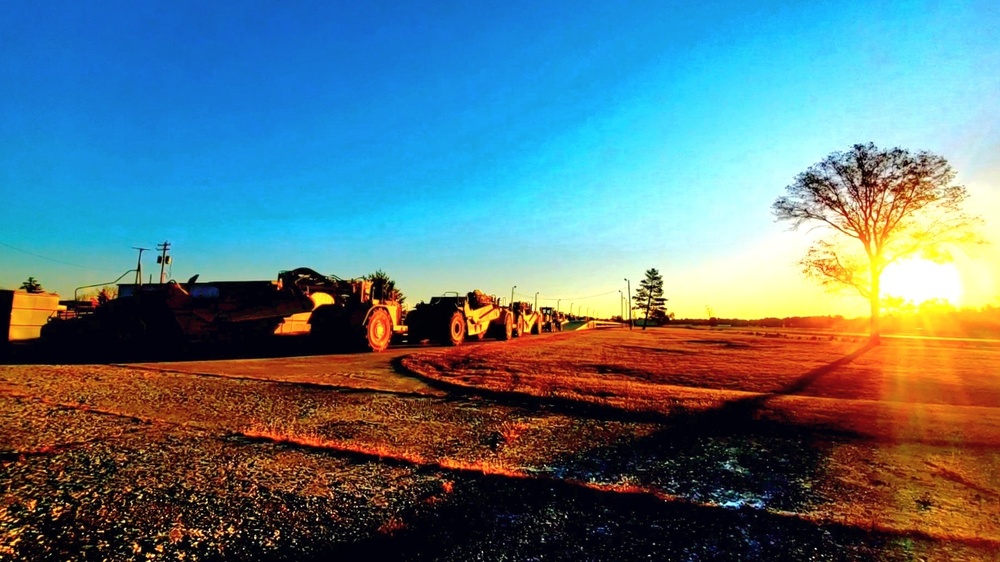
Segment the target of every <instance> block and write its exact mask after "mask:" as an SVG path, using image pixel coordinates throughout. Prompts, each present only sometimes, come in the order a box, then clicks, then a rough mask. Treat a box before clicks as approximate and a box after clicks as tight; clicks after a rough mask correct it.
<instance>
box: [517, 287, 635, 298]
mask: <svg viewBox="0 0 1000 562" xmlns="http://www.w3.org/2000/svg"><path fill="white" fill-rule="evenodd" d="M617 292H618V289H615V290H614V291H608V292H606V293H601V294H598V295H588V296H585V297H543V296H542V295H538V300H540V301H542V300H545V301H558V300H563V301H579V300H586V299H596V298H597V297H604V296H607V295H613V294H615V293H617ZM516 294H517V295H518V296H521V297H528V298H535V296H534V295H523V294H521V293H516Z"/></svg>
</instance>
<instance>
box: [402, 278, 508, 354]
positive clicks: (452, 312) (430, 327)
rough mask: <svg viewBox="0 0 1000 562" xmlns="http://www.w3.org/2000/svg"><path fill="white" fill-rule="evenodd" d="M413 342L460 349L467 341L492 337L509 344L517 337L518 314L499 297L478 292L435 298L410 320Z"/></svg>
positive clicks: (419, 307)
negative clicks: (468, 339)
mask: <svg viewBox="0 0 1000 562" xmlns="http://www.w3.org/2000/svg"><path fill="white" fill-rule="evenodd" d="M406 322H407V326H408V329H409V339H410V341H422V340H426V339H429V340H432V341H439V342H443V343H447V344H450V345H459V344H461V343H462V342H463V341H465V339H466V338H475V339H483V338H485V337H486V335H487V333H492V335H493V336H494V337H496V338H497V339H499V340H509V339H510V338H511V337H513V333H514V314H513V312H511V310H510V309H509V308H508V307H506V306H503V305H502V304H501V302H500V300H499V299H497V297H496V296H495V295H487V294H485V293H483V292H481V291H479V290H478V289H477V290H475V291H473V292H471V293H468V294H466V295H460V294H458V293H457V292H449V293H445V294H444V295H442V296H437V297H431V300H430V302H427V303H423V302H421V303H420V304H418V305H417V306H416V308H414V309H413V310H412V311H410V313H409V314H407V316H406Z"/></svg>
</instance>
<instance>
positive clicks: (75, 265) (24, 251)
mask: <svg viewBox="0 0 1000 562" xmlns="http://www.w3.org/2000/svg"><path fill="white" fill-rule="evenodd" d="M0 246H3V247H5V248H10V249H11V250H15V251H18V252H21V253H22V254H27V255H29V256H34V257H36V258H40V259H43V260H48V261H51V262H55V263H61V264H63V265H69V266H72V267H79V268H80V269H90V270H93V271H103V270H102V269H98V268H96V267H90V266H87V265H80V264H78V263H70V262H68V261H63V260H59V259H56V258H50V257H48V256H43V255H41V254H36V253H34V252H29V251H28V250H22V249H21V248H18V247H16V246H11V245H10V244H7V243H4V242H0Z"/></svg>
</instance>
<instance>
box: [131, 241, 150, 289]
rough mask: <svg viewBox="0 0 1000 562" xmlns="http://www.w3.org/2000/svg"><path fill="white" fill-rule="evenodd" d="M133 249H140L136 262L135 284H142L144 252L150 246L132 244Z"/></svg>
mask: <svg viewBox="0 0 1000 562" xmlns="http://www.w3.org/2000/svg"><path fill="white" fill-rule="evenodd" d="M132 249H133V250H139V259H138V260H136V264H135V284H136V285H142V253H143V252H145V251H146V250H148V249H149V248H140V247H138V246H132Z"/></svg>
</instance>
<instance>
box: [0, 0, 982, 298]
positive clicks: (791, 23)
mask: <svg viewBox="0 0 1000 562" xmlns="http://www.w3.org/2000/svg"><path fill="white" fill-rule="evenodd" d="M998 37H1000V3H997V2H995V1H984V2H872V3H864V2H842V1H840V2H822V1H821V2H794V3H790V2H746V1H740V2H704V3H694V2H669V1H663V0H655V1H650V2H606V1H594V2H590V1H587V0H574V1H572V2H538V1H531V2H516V1H504V2H417V3H411V2H405V1H399V0H396V1H393V2H379V1H375V0H366V1H363V2H352V1H338V2H327V1H321V2H301V1H290V2H250V1H243V2H209V3H206V2H186V1H175V0H171V1H169V2H168V1H155V0H151V1H148V2H124V1H123V2H112V1H109V2H100V1H95V2H75V1H46V2H17V1H13V0H0V59H2V61H3V64H0V195H2V196H3V200H4V201H5V202H6V204H4V205H0V288H8V289H13V288H16V287H18V286H19V285H20V283H21V282H22V281H24V280H25V279H26V278H27V277H28V276H33V277H35V278H36V279H38V280H39V281H40V282H41V283H42V285H43V286H44V287H45V288H46V289H49V290H55V291H58V292H59V293H60V294H61V295H65V296H67V297H69V296H71V295H72V294H73V292H74V289H75V288H76V287H80V286H83V285H91V284H101V283H108V282H111V281H113V280H114V279H116V278H117V277H119V276H120V275H122V274H123V273H125V272H126V271H127V270H129V269H132V268H134V267H135V265H136V261H137V254H138V252H137V250H135V249H133V248H134V247H145V248H150V249H154V248H155V247H156V245H157V244H160V243H162V242H164V241H169V243H170V245H171V251H170V254H171V256H172V260H173V263H172V265H171V266H170V268H169V269H168V275H169V277H171V278H176V279H178V280H186V279H187V278H189V277H190V276H192V275H194V274H199V275H200V279H201V280H206V281H209V280H241V279H247V280H249V279H275V278H276V276H277V273H278V271H280V270H286V269H294V268H296V267H303V266H304V267H310V268H312V269H315V270H317V271H319V272H321V273H325V274H334V275H337V276H340V277H343V278H349V277H357V276H361V275H364V274H368V273H371V272H373V271H375V270H376V269H381V270H384V271H385V272H387V273H389V275H390V276H391V277H393V278H394V279H395V280H396V282H397V286H398V287H399V288H400V289H401V290H402V291H403V292H404V293H405V294H406V296H407V302H408V303H409V304H411V305H412V304H415V303H416V302H418V301H420V300H427V299H429V298H430V297H431V296H433V295H436V294H441V293H443V292H445V291H460V292H466V291H471V290H472V289H475V288H479V289H481V290H483V291H485V292H487V293H493V294H497V295H499V296H504V297H507V298H509V296H510V293H511V291H512V287H515V286H516V288H515V289H513V292H514V293H515V297H516V298H517V299H519V300H529V301H533V300H534V299H535V298H536V296H537V298H538V303H539V305H552V306H555V305H556V304H558V305H559V307H560V308H561V309H563V310H564V311H568V309H569V306H570V305H572V306H573V307H574V309H573V312H574V313H576V312H578V311H580V312H583V311H586V312H588V313H589V314H591V315H597V314H600V315H605V316H606V315H611V314H617V313H618V311H619V309H620V308H621V301H620V300H619V299H620V293H619V291H622V292H627V291H628V289H629V287H630V288H631V289H632V290H634V289H635V287H636V286H637V284H638V283H639V281H640V280H641V279H642V278H643V276H644V272H645V271H646V270H647V269H649V268H656V269H658V270H659V272H660V273H661V274H662V275H663V279H664V289H665V294H666V297H667V298H669V301H668V303H667V306H668V309H669V310H671V311H673V312H674V313H675V314H676V315H677V316H678V317H694V318H697V317H705V316H706V314H707V312H708V311H711V312H712V313H713V314H714V315H716V316H720V317H727V318H728V317H744V318H757V317H764V316H795V315H813V314H845V315H848V316H851V315H862V314H864V312H865V310H866V305H865V302H864V301H863V300H861V299H860V298H858V297H857V296H856V295H854V296H852V295H850V294H849V293H846V294H831V293H828V292H825V291H824V290H823V289H821V288H819V287H818V286H817V285H816V284H815V283H814V282H812V281H810V280H809V279H806V278H805V277H803V276H802V275H801V273H800V271H799V267H798V265H797V261H798V260H799V259H800V258H801V257H802V256H803V254H804V252H805V249H806V248H807V246H808V239H809V237H810V236H822V234H823V233H822V232H816V231H813V232H811V233H807V232H804V231H797V232H792V231H789V230H788V225H786V224H776V223H775V222H774V219H773V216H772V214H771V209H770V206H771V203H772V202H773V201H774V199H775V198H777V197H779V196H781V195H782V194H783V193H784V189H785V187H786V186H787V185H788V184H790V183H791V182H792V181H793V180H794V178H795V176H796V175H797V174H799V173H800V172H802V171H804V170H806V169H807V168H808V167H809V166H810V165H812V164H814V163H816V162H818V161H820V160H822V159H823V158H824V157H826V156H827V155H829V154H830V153H832V152H834V151H841V150H846V149H848V148H850V146H851V145H853V144H856V143H866V142H869V141H871V142H874V143H876V144H877V145H879V146H884V147H892V146H901V147H903V148H907V149H910V150H914V151H916V150H928V151H931V152H934V153H936V154H939V155H941V156H943V157H945V158H946V159H948V161H949V162H950V163H951V164H952V165H953V166H954V168H955V169H956V171H957V172H958V177H957V179H956V182H957V183H960V184H962V185H965V186H966V187H967V188H968V190H969V193H970V195H971V198H970V202H969V205H968V210H970V211H973V212H974V213H977V214H979V215H980V216H982V217H983V219H984V220H985V224H984V226H983V234H984V235H985V236H986V237H987V238H988V239H990V240H993V241H994V245H992V246H988V247H986V248H984V249H983V250H981V251H980V252H978V254H977V255H973V256H965V255H964V254H962V255H959V256H957V262H956V263H957V264H958V266H959V271H960V273H961V275H962V278H963V286H964V289H965V290H964V294H963V297H962V299H963V300H962V303H961V304H962V305H965V306H981V305H984V304H1000V289H997V287H998V286H1000V259H998V256H1000V253H998V252H1000V250H998V246H996V245H995V244H997V243H1000V159H998V155H1000V104H997V103H996V100H998V99H1000V49H998V48H997V46H996V45H997V38H998ZM142 267H143V275H144V277H146V278H147V280H148V276H149V275H150V274H152V275H153V278H154V280H156V279H158V277H159V266H157V265H156V263H155V252H153V251H151V252H146V253H145V254H144V256H143V262H142ZM129 278H130V277H126V280H127V279H129ZM626 279H628V280H629V282H626ZM581 309H583V310H581Z"/></svg>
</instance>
